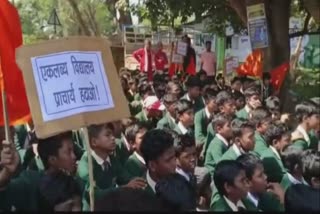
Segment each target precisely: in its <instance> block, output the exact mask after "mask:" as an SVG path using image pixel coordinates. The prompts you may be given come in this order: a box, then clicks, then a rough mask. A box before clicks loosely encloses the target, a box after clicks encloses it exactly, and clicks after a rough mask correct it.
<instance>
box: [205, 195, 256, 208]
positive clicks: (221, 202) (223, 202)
mask: <svg viewBox="0 0 320 214" xmlns="http://www.w3.org/2000/svg"><path fill="white" fill-rule="evenodd" d="M241 201H242V203H243V205H244V206H245V208H246V211H258V209H257V208H256V207H254V206H253V205H252V204H251V203H250V202H248V200H247V199H243V200H241ZM209 211H212V212H232V211H233V210H232V209H231V207H230V206H229V205H228V204H227V202H226V200H225V199H224V198H223V197H221V196H220V195H218V198H217V200H216V201H215V203H214V204H212V205H211V206H210V209H209Z"/></svg>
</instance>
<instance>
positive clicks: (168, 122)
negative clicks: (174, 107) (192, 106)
mask: <svg viewBox="0 0 320 214" xmlns="http://www.w3.org/2000/svg"><path fill="white" fill-rule="evenodd" d="M176 125H177V124H176V123H175V121H173V120H172V119H171V117H170V115H169V112H167V113H166V114H165V115H164V116H163V117H162V119H161V120H159V122H158V123H157V129H164V128H168V129H171V130H173V129H175V127H176Z"/></svg>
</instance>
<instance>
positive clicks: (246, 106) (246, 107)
mask: <svg viewBox="0 0 320 214" xmlns="http://www.w3.org/2000/svg"><path fill="white" fill-rule="evenodd" d="M244 110H246V112H247V113H248V114H249V113H250V111H251V109H250V107H249V106H248V105H245V107H244Z"/></svg>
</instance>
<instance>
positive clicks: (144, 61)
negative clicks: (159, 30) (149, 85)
mask: <svg viewBox="0 0 320 214" xmlns="http://www.w3.org/2000/svg"><path fill="white" fill-rule="evenodd" d="M133 57H134V58H135V59H136V60H137V61H138V62H139V63H140V71H141V72H144V73H147V75H148V81H149V82H150V81H152V79H153V73H152V51H151V41H150V40H149V39H146V41H145V45H144V48H140V49H139V50H136V51H135V52H133Z"/></svg>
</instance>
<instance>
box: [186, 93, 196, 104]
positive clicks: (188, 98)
mask: <svg viewBox="0 0 320 214" xmlns="http://www.w3.org/2000/svg"><path fill="white" fill-rule="evenodd" d="M186 98H187V100H188V101H190V102H192V104H194V102H195V101H194V100H191V98H190V97H189V94H187V95H186Z"/></svg>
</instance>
